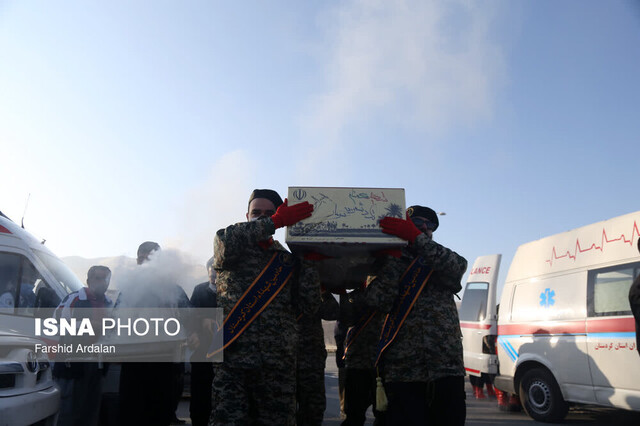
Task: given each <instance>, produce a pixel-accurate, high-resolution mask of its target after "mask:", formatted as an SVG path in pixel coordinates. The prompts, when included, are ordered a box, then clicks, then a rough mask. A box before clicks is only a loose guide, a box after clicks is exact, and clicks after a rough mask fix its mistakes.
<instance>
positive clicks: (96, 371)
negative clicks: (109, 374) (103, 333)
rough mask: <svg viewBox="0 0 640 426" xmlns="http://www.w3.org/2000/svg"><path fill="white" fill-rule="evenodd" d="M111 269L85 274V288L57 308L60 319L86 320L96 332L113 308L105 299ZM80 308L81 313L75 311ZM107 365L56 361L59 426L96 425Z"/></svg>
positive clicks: (65, 299)
mask: <svg viewBox="0 0 640 426" xmlns="http://www.w3.org/2000/svg"><path fill="white" fill-rule="evenodd" d="M110 280H111V270H109V268H107V267H106V266H102V265H94V266H92V267H91V268H89V271H88V272H87V287H83V288H81V289H80V290H78V291H76V292H73V293H71V294H69V295H67V296H66V297H65V298H64V299H63V300H62V301H61V302H60V305H59V306H58V308H57V309H56V312H55V315H56V317H57V318H58V319H59V318H77V317H83V318H84V317H87V315H89V317H90V318H91V322H92V323H94V322H95V323H96V324H95V325H94V330H97V329H99V327H100V325H99V324H100V321H101V318H102V317H103V316H104V312H103V310H104V309H105V308H109V307H111V306H113V302H112V301H111V300H110V299H109V298H108V297H107V296H105V293H106V291H107V288H109V282H110ZM80 308H83V309H81V310H78V309H80ZM105 373H106V366H105V365H102V364H101V363H98V362H56V363H55V365H54V367H53V376H54V379H55V381H56V384H57V385H58V387H59V388H60V393H61V401H60V411H59V413H58V423H57V425H58V426H92V425H96V424H98V418H99V413H100V398H101V395H102V379H103V377H104V375H105Z"/></svg>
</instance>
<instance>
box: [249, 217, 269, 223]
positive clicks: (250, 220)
mask: <svg viewBox="0 0 640 426" xmlns="http://www.w3.org/2000/svg"><path fill="white" fill-rule="evenodd" d="M268 217H269V216H258V217H252V218H251V219H249V222H255V221H256V220H260V219H267V218H268Z"/></svg>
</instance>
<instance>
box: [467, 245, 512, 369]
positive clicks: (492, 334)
mask: <svg viewBox="0 0 640 426" xmlns="http://www.w3.org/2000/svg"><path fill="white" fill-rule="evenodd" d="M501 258H502V255H500V254H492V255H489V256H481V257H478V258H477V259H476V261H475V262H474V264H473V267H472V268H471V270H470V272H469V278H468V279H467V284H466V286H465V288H464V297H463V298H462V302H461V303H460V308H459V310H458V315H459V317H460V329H461V330H462V346H463V348H464V366H465V370H466V371H467V374H468V375H470V376H480V375H481V374H482V373H485V374H496V373H497V372H498V355H496V338H497V334H498V313H497V311H496V287H497V285H498V273H499V270H500V260H501Z"/></svg>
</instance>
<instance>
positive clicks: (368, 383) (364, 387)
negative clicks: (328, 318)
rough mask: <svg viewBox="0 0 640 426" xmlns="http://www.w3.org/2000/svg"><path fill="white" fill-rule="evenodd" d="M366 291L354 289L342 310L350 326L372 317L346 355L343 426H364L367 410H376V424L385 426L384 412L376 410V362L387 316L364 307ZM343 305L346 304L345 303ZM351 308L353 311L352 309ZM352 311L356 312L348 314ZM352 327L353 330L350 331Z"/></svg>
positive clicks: (374, 412)
mask: <svg viewBox="0 0 640 426" xmlns="http://www.w3.org/2000/svg"><path fill="white" fill-rule="evenodd" d="M362 296H363V291H362V290H355V291H354V292H352V293H351V294H350V295H349V298H348V302H347V303H348V305H349V306H348V307H347V308H346V309H344V308H343V309H342V312H341V313H342V315H343V317H342V318H344V319H345V321H346V323H347V324H348V325H349V326H353V325H355V322H356V321H358V320H360V318H362V317H365V316H366V317H367V318H368V317H369V315H371V313H372V312H374V313H373V317H372V318H371V320H370V321H369V322H368V323H367V325H366V326H364V327H363V328H362V329H361V330H360V332H359V333H358V335H357V336H356V337H355V338H353V339H352V340H351V343H350V345H349V347H348V348H347V349H346V352H345V367H346V371H345V409H344V411H345V414H346V419H345V421H344V422H342V426H354V425H359V426H360V425H363V424H364V422H365V420H366V411H367V409H368V408H369V406H372V407H373V414H374V415H375V421H374V425H376V426H377V425H382V424H384V422H383V413H382V412H379V411H377V410H376V409H375V390H376V369H375V361H376V354H377V346H378V341H379V340H380V332H381V330H382V324H383V322H384V318H385V314H382V313H380V312H377V311H372V310H371V309H367V308H366V306H365V305H364V299H363V297H362ZM343 305H344V303H343ZM349 308H351V309H349ZM347 310H353V312H346V311H347ZM352 329H353V327H351V328H350V331H351V330H352Z"/></svg>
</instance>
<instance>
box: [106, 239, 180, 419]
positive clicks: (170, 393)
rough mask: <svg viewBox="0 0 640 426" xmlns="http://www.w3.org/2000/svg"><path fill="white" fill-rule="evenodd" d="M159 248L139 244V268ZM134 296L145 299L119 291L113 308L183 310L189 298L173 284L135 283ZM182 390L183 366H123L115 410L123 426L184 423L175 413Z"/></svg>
mask: <svg viewBox="0 0 640 426" xmlns="http://www.w3.org/2000/svg"><path fill="white" fill-rule="evenodd" d="M158 250H160V245H159V244H158V243H156V242H154V241H145V242H144V243H142V244H140V246H139V247H138V252H137V263H138V265H143V264H145V263H146V262H148V261H149V260H150V259H151V256H152V254H153V253H154V252H156V251H158ZM138 285H141V286H144V288H136V292H137V293H138V294H144V295H145V296H146V297H145V298H143V299H139V298H137V297H135V298H132V300H129V299H128V295H127V292H126V291H124V290H123V292H121V293H120V295H119V296H118V301H117V302H116V307H126V308H164V307H167V308H187V307H189V306H190V303H189V298H188V297H187V295H186V294H185V292H184V290H183V289H182V287H180V286H179V285H177V284H175V283H164V282H155V283H138ZM183 386H184V363H172V362H147V363H145V362H125V363H122V367H121V370H120V388H119V407H120V423H121V424H123V425H131V426H139V425H150V426H151V425H153V426H162V425H169V424H171V423H177V424H181V423H185V421H184V420H181V419H178V418H177V416H176V414H175V411H176V408H177V406H178V403H179V402H180V397H181V395H182V388H183Z"/></svg>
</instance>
